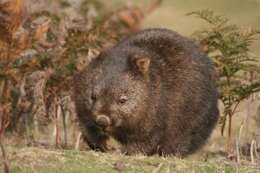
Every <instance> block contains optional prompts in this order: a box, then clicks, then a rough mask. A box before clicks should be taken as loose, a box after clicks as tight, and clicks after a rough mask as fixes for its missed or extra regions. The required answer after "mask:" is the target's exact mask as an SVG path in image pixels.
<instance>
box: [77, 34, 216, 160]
mask: <svg viewBox="0 0 260 173" xmlns="http://www.w3.org/2000/svg"><path fill="white" fill-rule="evenodd" d="M74 79H75V80H74V89H75V90H74V94H75V102H76V109H77V114H78V118H79V120H80V123H81V126H82V129H83V136H84V139H85V141H86V142H87V143H88V144H89V146H90V147H91V148H92V149H97V150H101V151H106V149H107V146H106V141H107V139H108V138H109V136H112V137H114V138H115V139H116V140H118V141H119V142H120V143H121V144H122V148H123V152H125V153H127V154H133V153H137V152H142V153H144V154H147V155H151V154H155V153H158V154H163V155H180V156H185V155H187V154H190V153H192V152H194V151H195V150H196V149H198V148H200V147H201V146H202V145H203V144H204V143H205V141H206V139H207V138H208V137H209V135H210V133H211V131H212V129H213V127H214V126H215V124H216V122H217V119H218V107H217V100H218V94H217V90H216V86H215V82H214V69H213V65H212V62H211V61H210V60H209V58H208V57H207V56H206V55H205V54H203V53H202V51H201V50H200V49H199V48H198V47H197V46H196V45H195V44H194V43H193V42H192V41H190V40H189V39H187V38H185V37H182V36H180V35H179V34H177V33H175V32H173V31H170V30H166V29H147V30H144V31H142V32H139V33H136V34H133V35H131V36H130V37H128V38H126V39H124V40H122V41H121V42H119V43H118V44H117V45H116V46H114V47H113V48H111V49H109V50H106V51H104V52H102V53H101V54H100V55H99V56H98V57H97V58H96V59H95V60H93V61H92V62H91V63H90V64H89V65H88V67H86V68H85V69H84V70H83V71H82V72H80V73H79V74H78V75H76V76H75V78H74Z"/></svg>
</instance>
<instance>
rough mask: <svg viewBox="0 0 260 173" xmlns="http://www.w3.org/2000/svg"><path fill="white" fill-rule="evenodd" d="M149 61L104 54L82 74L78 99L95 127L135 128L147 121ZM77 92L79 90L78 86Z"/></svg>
mask: <svg viewBox="0 0 260 173" xmlns="http://www.w3.org/2000/svg"><path fill="white" fill-rule="evenodd" d="M149 68H150V59H149V58H148V57H147V56H146V55H144V54H136V53H135V54H133V53H129V52H124V51H117V52H116V51H113V52H112V53H111V52H107V53H102V54H101V55H100V56H99V57H97V58H96V59H95V60H94V61H92V62H91V63H90V64H89V66H88V67H87V69H86V70H85V71H83V72H82V73H81V74H80V75H79V77H78V79H76V81H77V82H76V85H84V87H82V86H81V87H80V89H79V90H80V91H77V89H76V91H75V92H76V93H78V96H77V97H84V98H83V99H81V100H84V106H85V109H86V110H87V112H88V113H86V115H84V116H88V117H90V118H91V119H92V120H93V121H94V122H95V123H96V125H98V126H100V127H102V128H103V129H104V130H107V131H111V130H113V129H115V128H118V127H119V128H120V127H125V128H132V127H133V126H135V125H136V124H137V123H140V122H141V121H142V119H144V118H145V117H144V115H145V111H146V108H147V105H148V101H147V100H148V97H149V94H150V91H149V86H150V84H149V83H150V82H149ZM76 88H79V87H77V86H76Z"/></svg>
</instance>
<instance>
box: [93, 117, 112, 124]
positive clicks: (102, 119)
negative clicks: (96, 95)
mask: <svg viewBox="0 0 260 173" xmlns="http://www.w3.org/2000/svg"><path fill="white" fill-rule="evenodd" d="M96 123H97V124H98V125H100V126H102V127H107V126H109V125H111V120H110V118H109V117H108V116H106V115H98V116H97V118H96Z"/></svg>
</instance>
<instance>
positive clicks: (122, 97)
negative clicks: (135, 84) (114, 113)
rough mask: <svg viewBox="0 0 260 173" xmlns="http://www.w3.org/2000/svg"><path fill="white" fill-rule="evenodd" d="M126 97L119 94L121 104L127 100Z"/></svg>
mask: <svg viewBox="0 0 260 173" xmlns="http://www.w3.org/2000/svg"><path fill="white" fill-rule="evenodd" d="M127 99H128V98H127V96H121V97H120V99H119V102H120V103H121V104H124V103H125V102H126V101H127Z"/></svg>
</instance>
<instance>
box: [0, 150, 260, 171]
mask: <svg viewBox="0 0 260 173" xmlns="http://www.w3.org/2000/svg"><path fill="white" fill-rule="evenodd" d="M7 150H8V152H9V157H8V159H9V162H10V165H11V166H10V172H12V173H18V172H19V173H49V172H63V173H70V172H77V173H81V172H82V173H83V172H84V173H86V172H88V173H100V172H107V173H116V172H126V173H133V172H140V173H141V172H144V173H168V172H173V173H185V172H191V173H233V172H234V173H260V167H259V166H256V165H251V164H250V163H247V162H245V163H243V164H236V163H235V162H231V161H228V160H226V159H225V158H223V157H217V159H216V157H215V158H214V159H210V160H208V161H207V162H205V161H203V160H202V159H197V160H194V158H188V159H178V158H173V157H168V158H162V157H158V156H154V157H147V156H143V155H137V156H124V155H121V154H117V153H107V154H104V153H99V152H94V151H87V152H86V151H75V150H54V149H53V150H47V149H41V148H11V147H8V148H7ZM0 161H1V159H0ZM259 165H260V164H259ZM0 168H1V167H0ZM1 170H2V168H1V169H0V172H1Z"/></svg>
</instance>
